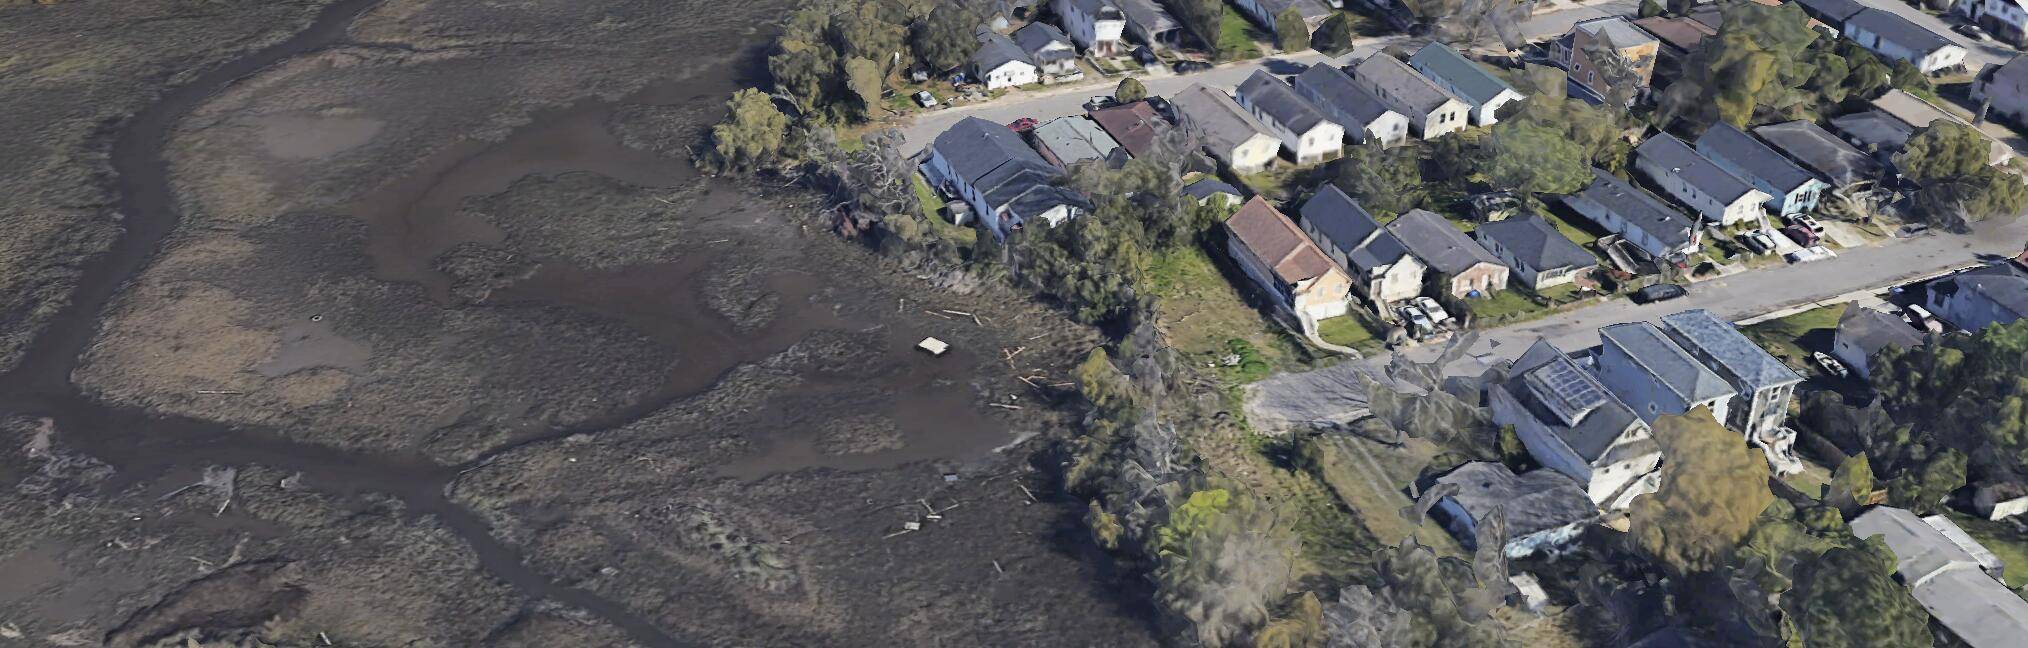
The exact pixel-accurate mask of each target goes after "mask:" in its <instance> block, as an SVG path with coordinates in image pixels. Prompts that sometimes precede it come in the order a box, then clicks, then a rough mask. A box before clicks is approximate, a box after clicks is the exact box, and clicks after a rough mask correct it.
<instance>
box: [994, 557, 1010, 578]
mask: <svg viewBox="0 0 2028 648" xmlns="http://www.w3.org/2000/svg"><path fill="white" fill-rule="evenodd" d="M993 571H996V572H1000V575H1001V576H1006V575H1007V570H1005V569H1001V568H1000V561H998V560H995V561H993Z"/></svg>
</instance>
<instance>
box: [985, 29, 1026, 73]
mask: <svg viewBox="0 0 2028 648" xmlns="http://www.w3.org/2000/svg"><path fill="white" fill-rule="evenodd" d="M1010 62H1020V63H1026V64H1029V65H1034V64H1035V61H1033V60H1030V59H1029V58H1028V53H1027V52H1024V51H1022V50H1021V46H1020V45H1016V44H1014V39H1011V38H1008V37H1007V36H1006V35H1005V34H1001V33H998V32H993V31H984V32H982V33H980V34H979V51H977V52H973V53H972V65H974V66H977V67H978V70H979V73H980V74H985V73H988V72H992V71H993V70H997V69H1000V67H1001V66H1003V65H1006V64H1008V63H1010Z"/></svg>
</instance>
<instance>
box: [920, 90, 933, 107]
mask: <svg viewBox="0 0 2028 648" xmlns="http://www.w3.org/2000/svg"><path fill="white" fill-rule="evenodd" d="M915 105H918V106H922V107H924V108H935V107H937V96H936V95H933V94H930V92H929V91H928V90H918V91H916V93H915Z"/></svg>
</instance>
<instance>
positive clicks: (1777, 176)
mask: <svg viewBox="0 0 2028 648" xmlns="http://www.w3.org/2000/svg"><path fill="white" fill-rule="evenodd" d="M1697 151H1698V152H1699V153H1703V154H1704V155H1706V156H1708V157H1710V158H1711V159H1713V160H1719V161H1722V162H1724V163H1725V164H1729V165H1732V167H1733V168H1736V169H1739V171H1740V172H1741V173H1743V174H1745V175H1747V176H1750V177H1752V178H1757V179H1759V180H1760V181H1761V182H1764V183H1767V185H1768V186H1770V187H1774V188H1775V190H1776V191H1780V192H1781V193H1782V194H1783V195H1786V194H1788V193H1789V192H1791V191H1795V190H1796V189H1799V188H1802V186H1803V185H1805V184H1808V183H1809V182H1810V181H1812V180H1816V179H1817V178H1816V176H1813V175H1810V172H1808V171H1804V170H1803V168H1802V167H1799V166H1796V163H1794V162H1790V161H1789V159H1788V158H1785V157H1782V155H1781V153H1778V152H1776V151H1775V150H1774V149H1773V148H1772V147H1769V146H1768V145H1766V144H1762V143H1761V142H1760V140H1757V139H1754V138H1753V136H1752V135H1748V134H1746V132H1745V131H1742V130H1739V129H1738V128H1734V127H1733V126H1732V124H1728V123H1725V122H1723V121H1721V122H1718V123H1716V124H1712V125H1711V128H1710V129H1709V130H1706V131H1704V135H1703V136H1701V137H1698V138H1697Z"/></svg>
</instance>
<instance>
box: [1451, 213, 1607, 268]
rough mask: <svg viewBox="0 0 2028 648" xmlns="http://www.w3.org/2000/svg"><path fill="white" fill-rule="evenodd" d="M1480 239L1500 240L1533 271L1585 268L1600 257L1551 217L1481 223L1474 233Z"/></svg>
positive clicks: (1515, 257) (1533, 216)
mask: <svg viewBox="0 0 2028 648" xmlns="http://www.w3.org/2000/svg"><path fill="white" fill-rule="evenodd" d="M1472 236H1474V237H1477V238H1478V239H1479V240H1480V241H1486V240H1491V241H1493V242H1496V243H1499V244H1500V247H1502V248H1505V249H1506V250H1507V252H1508V253H1509V254H1512V255H1514V260H1515V261H1516V262H1518V263H1520V264H1521V265H1523V266H1527V267H1528V268H1530V269H1532V270H1537V271H1540V270H1551V269H1555V268H1569V267H1584V266H1588V265H1592V264H1595V263H1598V257H1595V256H1592V254H1591V253H1590V252H1587V251H1585V249H1584V246H1582V245H1578V244H1577V243H1576V242H1574V241H1571V240H1570V237H1567V236H1564V235H1563V232H1559V231H1557V230H1556V226H1555V225H1551V224H1549V221H1548V220H1547V219H1544V218H1543V217H1541V216H1539V215H1536V214H1528V215H1526V216H1521V217H1518V218H1509V219H1507V220H1503V221H1494V222H1491V223H1486V224H1483V225H1480V226H1479V228H1478V229H1477V230H1474V231H1473V232H1472Z"/></svg>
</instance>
